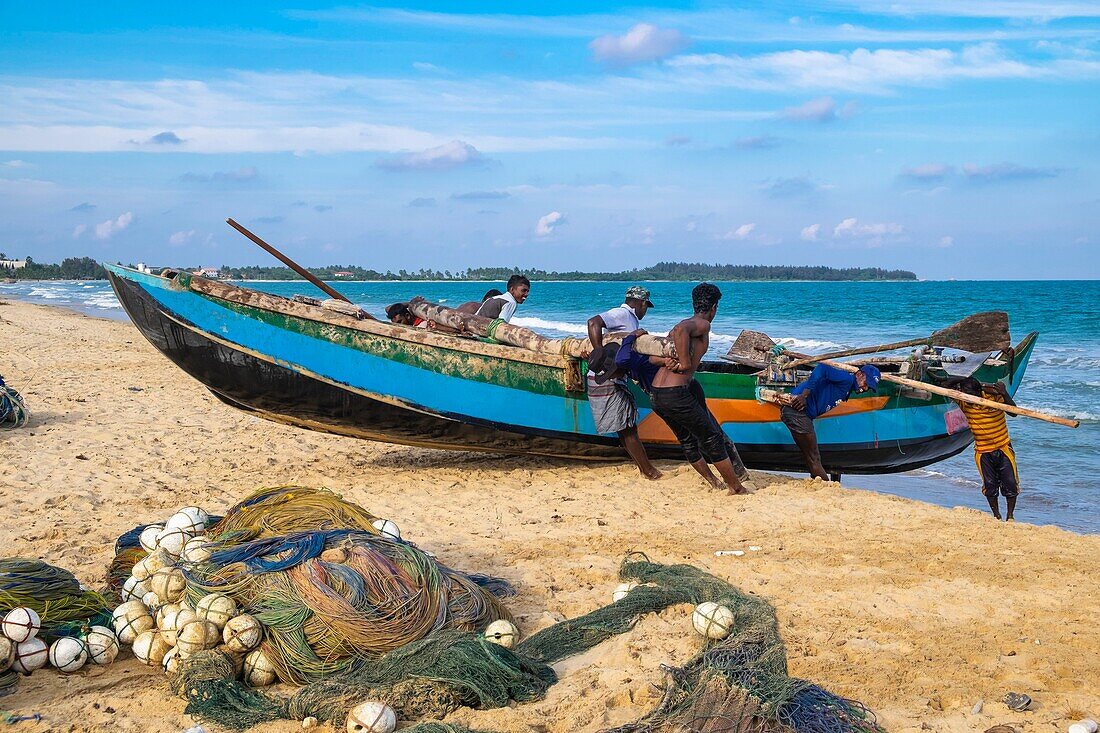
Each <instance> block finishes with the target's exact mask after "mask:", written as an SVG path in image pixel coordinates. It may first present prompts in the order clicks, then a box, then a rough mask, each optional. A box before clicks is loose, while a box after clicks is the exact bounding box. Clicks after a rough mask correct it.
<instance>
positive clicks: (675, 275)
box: [0, 257, 917, 282]
mask: <svg viewBox="0 0 1100 733" xmlns="http://www.w3.org/2000/svg"><path fill="white" fill-rule="evenodd" d="M0 259H2V258H0ZM132 266H133V265H131V267H132ZM179 269H182V270H183V271H186V272H192V271H197V270H198V269H199V268H198V267H186V268H179ZM158 270H159V268H156V269H154V271H158ZM310 272H312V273H313V274H314V275H316V276H317V277H319V278H321V279H322V280H393V281H400V280H490V281H498V280H507V279H508V277H509V276H510V275H512V274H514V273H517V272H521V273H523V274H525V275H527V277H529V278H531V279H532V280H543V281H546V280H611V281H628V280H639V281H644V280H683V281H693V282H695V281H701V280H718V281H729V280H819V281H820V280H835V281H839V280H916V279H917V276H916V275H915V274H914V273H912V272H910V271H908V270H884V269H882V268H881V267H844V268H836V267H824V266H816V267H810V266H798V265H720V264H714V265H708V264H704V263H702V262H658V263H657V264H656V265H653V266H652V267H646V268H642V269H634V270H627V271H624V272H580V271H578V270H572V271H568V272H557V271H554V270H540V269H538V268H522V267H473V268H470V269H467V270H457V271H453V272H452V271H451V270H432V269H427V268H423V269H420V270H415V271H412V270H398V271H397V272H393V271H392V270H387V271H385V272H380V271H378V270H372V269H367V268H364V267H359V266H358V265H327V266H325V267H313V268H310ZM219 273H220V274H221V276H222V277H224V278H227V279H230V280H301V277H300V276H299V275H298V274H297V273H296V272H294V271H293V270H291V269H290V268H289V267H259V266H251V267H229V266H223V267H221V268H219ZM0 277H13V278H16V279H18V280H104V279H106V278H107V271H106V270H104V269H103V268H102V267H101V266H100V265H99V263H97V262H96V261H95V260H93V259H92V258H91V257H70V258H68V259H65V260H63V261H62V262H61V264H60V265H47V264H39V263H37V262H34V261H33V260H32V259H31V258H30V257H28V258H27V266H26V267H24V268H22V269H19V270H8V269H0Z"/></svg>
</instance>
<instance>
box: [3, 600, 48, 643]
mask: <svg viewBox="0 0 1100 733" xmlns="http://www.w3.org/2000/svg"><path fill="white" fill-rule="evenodd" d="M41 628H42V619H40V618H38V612H37V611H35V610H34V609H33V608H27V607H26V606H18V607H16V608H13V609H12V610H10V611H8V613H7V615H6V616H4V622H3V624H0V629H2V630H3V632H4V636H6V637H8V638H9V639H11V640H12V641H14V642H15V643H16V644H19V643H22V642H24V641H26V640H27V639H33V638H34V637H35V636H37V635H38V630H39V629H41Z"/></svg>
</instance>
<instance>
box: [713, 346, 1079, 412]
mask: <svg viewBox="0 0 1100 733" xmlns="http://www.w3.org/2000/svg"><path fill="white" fill-rule="evenodd" d="M775 345H776V344H775V341H773V340H772V339H771V337H770V336H768V335H767V334H766V333H761V332H760V331H742V332H741V334H740V335H739V336H738V337H737V340H736V341H734V342H733V346H731V347H730V353H731V354H734V355H736V356H741V357H743V358H748V359H757V360H760V361H764V360H766V359H767V356H768V354H769V353H770V352H771V350H772V347H774V346H775ZM786 353H787V354H792V355H793V356H796V357H798V358H801V359H811V360H812V361H818V362H820V363H822V364H828V365H829V366H831V367H836V368H837V369H843V370H844V371H846V372H852V373H853V374H854V373H855V372H858V371H859V367H857V366H853V365H852V364H845V363H844V362H842V361H832V360H831V359H821V358H820V357H807V356H805V355H804V354H798V353H795V352H792V351H787V352H786ZM882 378H883V379H885V380H886V381H887V382H893V383H894V384H900V385H902V386H904V387H912V388H913V389H921V390H924V391H925V392H931V393H932V394H938V395H942V396H944V397H950V398H951V399H953V400H957V401H959V402H969V403H971V404H974V405H981V406H983V407H992V408H993V409H995V410H1001V411H1002V412H1008V413H1011V414H1013V415H1021V416H1023V417H1032V418H1035V419H1036V420H1044V421H1046V422H1049V423H1054V424H1055V425H1065V426H1066V427H1070V428H1076V427H1078V426H1079V425H1080V424H1081V423H1080V422H1079V421H1077V420H1067V419H1066V418H1064V417H1057V416H1055V415H1048V414H1046V413H1045V412H1039V411H1037V410H1029V409H1027V408H1025V407H1014V406H1012V405H1006V404H1004V403H1003V402H994V401H993V400H987V399H985V398H984V397H975V396H974V395H970V394H967V393H966V392H960V391H958V390H957V389H948V388H947V387H940V386H939V385H936V384H929V383H928V382H919V381H917V380H916V379H907V378H906V377H899V376H897V375H895V374H888V373H886V372H883V373H882Z"/></svg>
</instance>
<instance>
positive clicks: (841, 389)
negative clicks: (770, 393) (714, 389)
mask: <svg viewBox="0 0 1100 733" xmlns="http://www.w3.org/2000/svg"><path fill="white" fill-rule="evenodd" d="M881 376H882V375H881V373H880V372H879V370H878V368H877V367H874V366H871V365H870V364H867V365H865V366H861V367H860V368H859V371H858V372H856V373H854V374H853V373H851V372H846V371H844V370H843V369H837V368H836V367H831V366H829V365H827V364H818V365H817V366H815V367H814V370H813V372H811V373H810V378H809V379H807V380H806V381H805V382H803V383H802V384H800V385H798V386H797V387H795V388H794V389H792V390H791V391H790V392H789V393H788V394H782V395H779V404H780V405H781V407H780V408H779V419H780V420H782V421H783V424H784V425H786V426H787V430H790V431H791V437H792V438H794V443H795V445H797V446H798V449H799V450H800V451H802V458H803V459H804V460H805V461H806V467H807V468H808V469H809V470H810V475H811V476H813V477H814V478H820V479H822V480H823V481H828V480H829V474H827V473H826V472H825V468H824V466H822V465H821V451H820V450H818V447H817V433H816V432H815V431H814V419H815V418H818V417H821V416H822V415H824V414H825V413H826V412H828V411H829V410H831V409H833V408H834V407H836V406H837V405H839V404H840V403H841V402H844V401H845V400H847V399H848V398H849V397H851V396H852V395H853V394H855V393H857V392H866V391H868V390H873V389H874V388H875V387H877V386H878V382H879V378H880V377H881Z"/></svg>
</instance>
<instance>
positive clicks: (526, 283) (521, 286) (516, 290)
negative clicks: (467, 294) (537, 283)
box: [477, 275, 531, 323]
mask: <svg viewBox="0 0 1100 733" xmlns="http://www.w3.org/2000/svg"><path fill="white" fill-rule="evenodd" d="M530 293H531V281H530V280H528V279H527V278H526V277H524V276H523V275H512V276H511V277H510V278H508V292H506V293H504V294H502V295H497V296H495V297H493V298H489V299H488V300H486V301H485V302H484V303H482V304H481V307H480V308H478V309H477V315H479V316H485V317H486V318H499V319H500V320H502V321H504V322H505V323H508V322H510V321H511V320H512V316H513V315H514V314H515V312H516V307H517V306H518V305H519V304H520V303H522V302H523V301H525V300H527V296H528V295H529V294H530Z"/></svg>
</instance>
